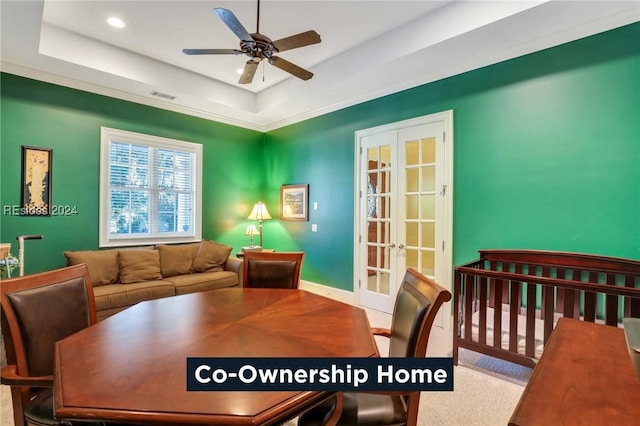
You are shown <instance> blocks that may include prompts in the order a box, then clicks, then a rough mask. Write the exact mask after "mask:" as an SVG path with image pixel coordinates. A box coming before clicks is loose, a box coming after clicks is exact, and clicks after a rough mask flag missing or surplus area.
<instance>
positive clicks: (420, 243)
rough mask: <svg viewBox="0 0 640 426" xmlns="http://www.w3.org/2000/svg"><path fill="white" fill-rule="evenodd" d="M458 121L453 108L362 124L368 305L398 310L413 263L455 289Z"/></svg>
mask: <svg viewBox="0 0 640 426" xmlns="http://www.w3.org/2000/svg"><path fill="white" fill-rule="evenodd" d="M452 126H453V123H452V112H451V111H448V112H445V113H440V114H433V115H429V116H425V117H420V118H417V119H412V120H407V121H402V122H398V123H392V124H389V125H385V126H380V127H376V128H372V129H365V130H361V131H358V132H356V149H357V151H356V152H358V153H359V156H358V160H357V162H358V164H357V165H356V170H357V188H356V190H357V197H356V199H357V205H356V226H355V229H356V242H357V244H355V247H356V249H355V252H356V253H355V257H354V258H355V268H354V270H355V273H356V275H357V276H356V283H357V288H356V294H357V300H358V302H359V304H360V305H362V306H366V307H369V308H372V309H377V310H380V311H383V312H388V313H391V312H392V311H393V305H394V303H395V297H396V293H397V291H398V286H399V284H400V282H401V280H402V277H403V276H404V273H405V271H406V269H407V268H415V269H416V270H418V271H420V272H422V273H423V274H425V275H427V276H429V277H432V278H434V279H435V280H436V281H437V282H439V283H440V284H441V285H443V286H445V287H446V288H449V289H451V287H452V286H451V267H452V266H451V262H452V260H451V238H452V233H451V223H452V220H451V219H452V218H451V215H452V209H451V204H452V203H451V200H452V189H453V188H452V177H453V173H452V164H453V158H452V153H453V149H452V144H453V134H452V128H453V127H452ZM442 312H449V307H448V306H445V307H443V309H442ZM449 316H450V315H447V316H446V318H449ZM444 317H445V316H441V318H440V320H439V325H441V326H444V327H445V328H448V327H449V324H448V321H444V319H443V318H444Z"/></svg>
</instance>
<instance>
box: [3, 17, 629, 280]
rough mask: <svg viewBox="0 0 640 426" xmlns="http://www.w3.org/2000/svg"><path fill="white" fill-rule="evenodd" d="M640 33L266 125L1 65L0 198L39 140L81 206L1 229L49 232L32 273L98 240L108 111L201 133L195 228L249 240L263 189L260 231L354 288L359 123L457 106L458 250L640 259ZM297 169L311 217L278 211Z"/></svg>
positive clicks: (62, 199)
mask: <svg viewBox="0 0 640 426" xmlns="http://www.w3.org/2000/svg"><path fill="white" fill-rule="evenodd" d="M639 40H640V24H633V25H630V26H626V27H622V28H619V29H616V30H613V31H609V32H606V33H603V34H599V35H596V36H593V37H590V38H586V39H583V40H578V41H576V42H573V43H569V44H566V45H563V46H559V47H556V48H553V49H549V50H545V51H542V52H538V53H535V54H531V55H527V56H524V57H521V58H517V59H514V60H511V61H507V62H503V63H500V64H496V65H493V66H490V67H486V68H483V69H479V70H475V71H472V72H468V73H464V74H461V75H458V76H455V77H451V78H448V79H444V80H440V81H437V82H434V83H431V84H426V85H423V86H420V87H416V88H414V89H410V90H406V91H404V92H400V93H396V94H393V95H389V96H386V97H383V98H379V99H376V100H373V101H370V102H365V103H362V104H359V105H355V106H353V107H350V108H346V109H343V110H340V111H336V112H334V113H330V114H326V115H324V116H321V117H318V118H314V119H310V120H307V121H304V122H301V123H297V124H294V125H291V126H287V127H284V128H281V129H278V130H274V131H271V132H268V133H266V134H265V135H262V134H260V133H258V132H253V131H249V130H243V129H240V128H236V127H233V126H227V125H223V124H219V123H214V122H210V121H207V120H203V119H198V118H193V117H188V116H184V115H180V114H176V113H171V112H167V111H162V110H158V109H154V108H150V107H145V106H141V105H136V104H132V103H128V102H124V101H119V100H114V99H110V98H106V97H101V96H98V95H93V94H87V93H84V92H80V91H75V90H70V89H65V88H61V87H58V86H54V85H49V84H45V83H39V82H34V81H31V80H27V79H23V78H18V77H14V76H10V75H7V74H2V81H1V84H2V103H1V105H0V106H1V108H2V110H1V114H2V115H1V122H0V124H1V125H2V133H1V135H2V140H1V145H0V148H1V149H0V166H1V167H2V170H1V172H0V178H1V185H0V190H1V191H2V193H1V194H0V200H1V203H2V205H3V206H5V205H13V204H18V203H19V182H18V179H19V173H20V171H19V169H20V166H19V162H20V160H19V159H20V146H21V145H35V146H45V147H51V148H53V149H54V155H53V156H54V172H53V173H54V183H53V200H54V204H70V205H77V206H78V212H79V213H78V215H77V216H76V217H50V218H38V217H35V218H31V217H13V216H2V218H1V220H2V222H1V228H0V233H1V234H0V239H1V240H2V241H3V242H4V241H12V242H13V241H15V236H17V235H19V234H31V233H42V234H44V235H45V239H44V240H42V241H31V242H27V244H28V247H27V261H26V263H27V270H28V272H29V270H31V271H34V270H36V269H37V270H43V269H48V268H51V267H55V266H60V265H62V264H63V262H64V259H63V258H62V251H63V250H68V249H83V248H95V247H97V241H98V231H97V221H98V193H97V192H98V172H97V170H98V149H99V131H100V126H109V127H114V128H120V129H124V130H131V131H137V132H143V133H149V134H154V135H158V136H165V137H171V138H177V139H184V140H191V141H196V142H201V143H203V144H204V147H205V149H204V151H205V160H204V162H205V175H204V181H205V182H204V189H205V194H204V217H205V218H204V220H205V224H204V233H205V238H210V239H216V240H218V241H221V242H225V243H227V244H230V245H234V246H235V247H236V249H237V248H239V247H240V246H242V245H246V243H247V240H246V237H244V236H243V235H242V231H243V230H244V226H246V224H247V223H248V221H247V220H246V219H245V218H246V216H247V215H248V212H249V209H250V206H251V204H253V203H254V202H255V201H256V200H257V199H259V198H262V199H263V200H264V201H265V202H266V203H267V206H268V208H269V210H270V213H271V215H272V216H273V217H274V220H269V221H265V225H264V245H265V246H267V247H275V248H277V249H278V250H280V251H283V250H297V249H301V250H304V251H305V252H306V253H307V255H306V258H305V265H304V268H303V279H305V280H309V281H313V282H318V283H323V284H327V285H331V286H334V287H337V288H342V289H346V290H352V277H353V259H352V258H353V255H352V253H353V241H352V239H353V204H354V200H353V194H354V152H353V151H354V150H353V147H354V132H355V131H356V130H359V129H363V128H368V127H373V126H377V125H381V124H385V123H390V122H394V121H399V120H404V119H408V118H413V117H416V116H421V115H426V114H431V113H435V112H441V111H445V110H449V109H452V110H453V111H454V132H455V146H454V151H455V153H454V157H455V158H454V167H455V170H454V190H455V193H454V247H453V252H454V263H455V264H458V263H461V262H464V261H467V260H471V259H473V258H475V257H476V254H477V250H478V249H481V248H538V249H549V250H570V251H579V252H590V253H597V254H604V255H611V256H622V257H629V258H635V259H640V120H639V119H638V118H639V117H640V79H639V77H638V76H639V75H640V42H639ZM263 149H264V161H263V162H261V161H257V160H256V153H257V152H260V151H261V150H263ZM243 158H251V159H252V161H244V160H243ZM298 183H308V184H309V185H310V191H309V192H310V193H309V198H310V203H311V206H312V205H313V203H314V202H317V203H318V210H313V208H311V209H310V212H309V213H310V220H309V222H284V221H280V220H278V219H277V218H278V205H279V188H280V185H283V184H298ZM312 223H316V224H318V232H317V233H313V232H311V224H312Z"/></svg>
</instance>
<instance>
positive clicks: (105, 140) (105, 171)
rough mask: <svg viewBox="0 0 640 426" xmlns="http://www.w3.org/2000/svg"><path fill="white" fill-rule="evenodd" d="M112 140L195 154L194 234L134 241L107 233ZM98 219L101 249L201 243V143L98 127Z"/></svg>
mask: <svg viewBox="0 0 640 426" xmlns="http://www.w3.org/2000/svg"><path fill="white" fill-rule="evenodd" d="M112 140H116V141H122V142H130V143H136V142H138V143H140V144H142V145H151V146H154V147H162V148H168V149H178V150H182V151H189V152H192V153H194V154H195V157H196V162H195V170H194V173H195V185H196V191H195V217H194V235H192V236H174V237H164V238H162V237H158V236H151V237H142V238H141V237H137V238H122V237H118V238H113V237H111V235H110V233H109V226H110V214H109V209H110V205H111V204H110V200H109V197H110V191H109V161H110V159H109V147H110V142H111V141H112ZM99 216H100V220H99V226H100V228H99V246H100V247H124V246H137V245H151V244H167V243H185V242H197V241H201V240H202V144H199V143H193V142H185V141H181V140H177V139H169V138H163V137H159V136H151V135H145V134H142V133H135V132H128V131H125V130H118V129H111V128H108V127H101V128H100V214H99Z"/></svg>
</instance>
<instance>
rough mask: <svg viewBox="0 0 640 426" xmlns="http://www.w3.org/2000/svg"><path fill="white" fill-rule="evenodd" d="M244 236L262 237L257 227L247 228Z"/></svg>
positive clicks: (250, 226)
mask: <svg viewBox="0 0 640 426" xmlns="http://www.w3.org/2000/svg"><path fill="white" fill-rule="evenodd" d="M244 235H251V236H253V235H260V231H259V230H258V228H256V226H255V225H249V226H247V229H246V230H245V231H244Z"/></svg>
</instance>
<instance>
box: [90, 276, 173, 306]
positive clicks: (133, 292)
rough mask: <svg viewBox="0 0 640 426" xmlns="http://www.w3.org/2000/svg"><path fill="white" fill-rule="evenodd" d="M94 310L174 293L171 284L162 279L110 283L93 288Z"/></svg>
mask: <svg viewBox="0 0 640 426" xmlns="http://www.w3.org/2000/svg"><path fill="white" fill-rule="evenodd" d="M93 295H94V298H95V300H96V311H98V312H102V311H104V310H108V309H115V308H127V307H129V306H132V305H135V304H136V303H138V302H142V301H145V300H152V299H160V298H162V297H169V296H173V295H175V289H174V287H173V284H171V283H170V282H167V281H163V280H156V281H142V282H137V283H133V284H127V285H122V284H111V285H104V286H101V287H98V288H95V289H94V292H93Z"/></svg>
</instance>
